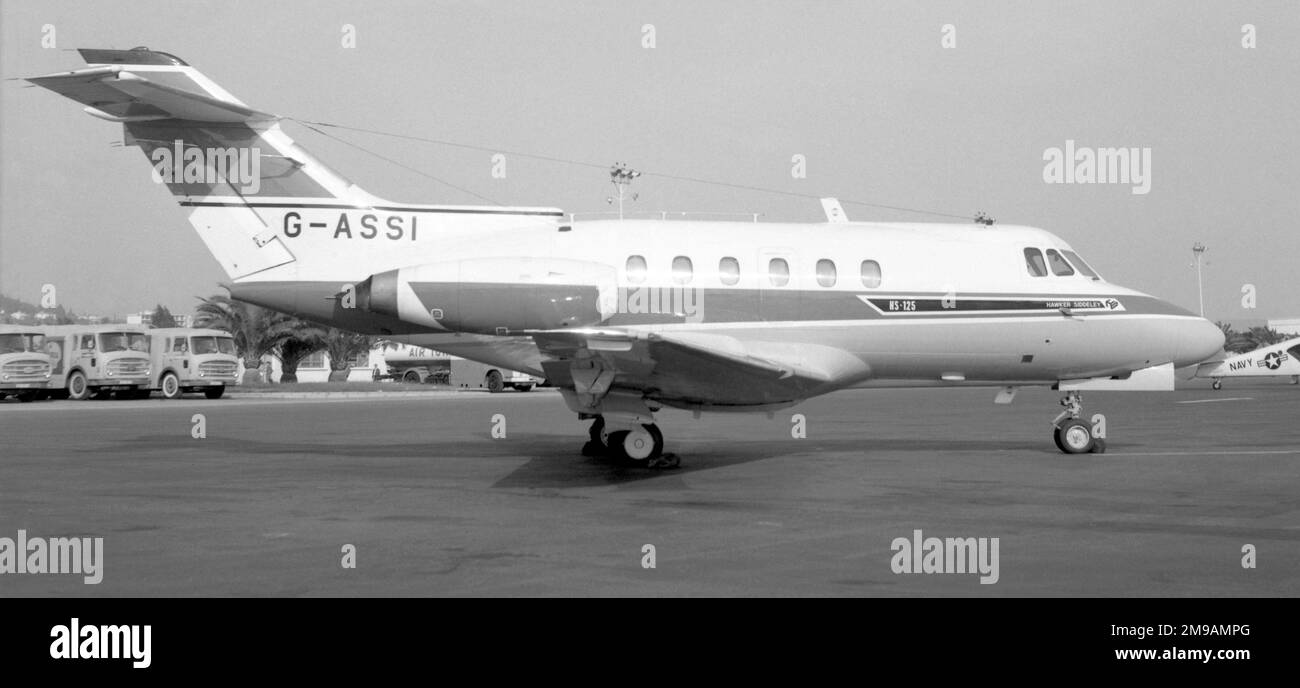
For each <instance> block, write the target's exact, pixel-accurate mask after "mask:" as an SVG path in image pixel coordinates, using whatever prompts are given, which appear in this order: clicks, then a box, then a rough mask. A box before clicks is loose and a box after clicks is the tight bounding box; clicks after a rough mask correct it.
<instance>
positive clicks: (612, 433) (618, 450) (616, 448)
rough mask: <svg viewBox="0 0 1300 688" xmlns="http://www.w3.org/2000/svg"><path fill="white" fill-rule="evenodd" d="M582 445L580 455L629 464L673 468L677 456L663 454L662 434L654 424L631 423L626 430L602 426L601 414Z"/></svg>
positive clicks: (602, 418)
mask: <svg viewBox="0 0 1300 688" xmlns="http://www.w3.org/2000/svg"><path fill="white" fill-rule="evenodd" d="M587 433H588V436H589V439H588V440H587V443H586V444H584V445H582V455H583V456H608V457H610V458H612V459H614V460H615V461H617V462H619V463H622V464H626V465H629V466H636V467H642V468H676V467H677V466H679V465H681V459H680V458H679V457H678V456H677V455H676V454H671V453H669V454H665V453H664V435H663V433H662V432H660V431H659V426H658V425H656V424H654V423H633V424H632V425H631V426H630V427H628V428H627V429H623V428H617V427H606V425H605V417H604V416H596V418H595V420H593V421H592V422H591V427H590V428H588V430H587Z"/></svg>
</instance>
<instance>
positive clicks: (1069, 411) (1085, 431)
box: [1052, 392, 1106, 454]
mask: <svg viewBox="0 0 1300 688" xmlns="http://www.w3.org/2000/svg"><path fill="white" fill-rule="evenodd" d="M1061 406H1064V407H1065V410H1064V411H1062V412H1061V413H1060V415H1058V416H1057V417H1056V419H1055V420H1053V421H1052V425H1053V426H1054V428H1055V429H1054V431H1053V432H1052V441H1054V442H1056V448H1057V449H1060V450H1061V451H1062V452H1063V453H1066V454H1087V453H1090V452H1091V453H1096V454H1103V453H1105V452H1106V440H1104V439H1101V438H1099V437H1093V435H1092V426H1091V425H1090V424H1089V423H1088V422H1087V421H1085V420H1083V419H1082V418H1080V416H1081V415H1083V395H1081V394H1079V393H1078V392H1067V393H1066V395H1065V398H1064V399H1061Z"/></svg>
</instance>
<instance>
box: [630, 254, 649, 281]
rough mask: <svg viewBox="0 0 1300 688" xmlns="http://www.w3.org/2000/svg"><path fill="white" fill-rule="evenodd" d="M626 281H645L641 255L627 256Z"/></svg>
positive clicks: (643, 260)
mask: <svg viewBox="0 0 1300 688" xmlns="http://www.w3.org/2000/svg"><path fill="white" fill-rule="evenodd" d="M627 281H628V282H631V283H632V284H640V283H642V282H644V281H645V258H644V257H642V256H628V257H627Z"/></svg>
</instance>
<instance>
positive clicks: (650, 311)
mask: <svg viewBox="0 0 1300 688" xmlns="http://www.w3.org/2000/svg"><path fill="white" fill-rule="evenodd" d="M617 312H618V313H628V314H636V315H675V316H678V317H682V318H685V319H686V322H688V323H698V322H703V321H704V292H703V290H701V289H696V288H693V287H690V288H688V287H619V288H618V304H617Z"/></svg>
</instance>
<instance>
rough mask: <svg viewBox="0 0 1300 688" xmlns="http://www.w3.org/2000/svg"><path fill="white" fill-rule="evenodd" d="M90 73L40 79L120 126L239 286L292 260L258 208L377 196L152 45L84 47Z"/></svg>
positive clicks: (36, 80) (362, 201) (270, 118)
mask: <svg viewBox="0 0 1300 688" xmlns="http://www.w3.org/2000/svg"><path fill="white" fill-rule="evenodd" d="M79 52H80V53H81V56H82V58H83V59H85V61H86V63H87V65H88V67H86V68H85V69H78V70H74V71H71V72H60V73H56V74H49V75H46V76H39V77H31V78H28V79H27V81H30V82H31V83H33V84H36V85H37V86H41V87H43V88H47V89H49V90H51V91H54V92H55V93H58V94H60V95H63V96H66V97H68V98H70V99H72V100H75V101H77V102H79V103H82V104H83V105H85V106H86V107H85V111H86V112H87V113H88V114H91V115H94V116H95V117H99V118H101V119H105V120H108V121H111V122H120V123H121V124H122V125H123V127H124V130H125V133H124V136H125V140H124V143H125V144H126V145H129V146H138V147H139V148H140V149H141V150H142V151H143V152H144V154H145V156H146V157H147V158H148V160H149V162H150V164H151V168H152V169H149V170H148V173H149V174H150V175H151V176H152V179H153V181H155V182H157V183H159V184H165V185H166V186H167V188H168V189H169V190H170V191H171V193H172V194H173V195H174V196H175V197H176V199H177V201H178V202H179V203H180V204H181V205H182V206H187V207H191V208H193V212H192V214H191V216H190V220H191V222H192V223H193V224H194V227H195V229H196V230H198V232H199V235H200V236H201V237H202V238H203V240H204V242H205V243H206V244H207V246H208V249H209V250H210V251H211V252H212V254H213V256H215V257H216V259H217V261H218V262H220V263H221V266H222V267H223V268H224V269H225V271H226V273H227V274H228V275H229V276H230V277H231V278H232V279H238V278H241V277H245V276H248V275H251V274H254V273H257V272H261V271H263V270H266V269H269V268H272V267H276V266H279V265H284V264H285V263H289V262H292V261H293V260H294V256H293V254H292V253H291V252H290V251H289V249H288V248H287V247H286V246H284V245H283V243H282V242H281V241H278V240H277V236H276V231H275V225H274V224H272V223H269V222H267V221H266V220H267V218H263V217H262V216H261V214H260V213H259V212H258V211H257V207H258V204H259V203H261V202H265V201H281V202H282V201H287V200H304V199H311V200H316V201H322V200H327V199H333V200H335V201H336V202H337V201H342V202H346V203H348V204H357V205H367V204H369V203H371V202H373V201H374V200H377V199H375V198H374V197H373V196H371V195H370V194H367V193H366V192H364V191H362V190H361V189H360V188H358V187H356V186H355V185H353V184H352V183H350V182H349V181H347V180H346V179H345V178H344V177H342V176H341V175H339V174H337V173H335V172H333V171H332V170H330V169H329V168H328V167H326V166H325V165H323V164H322V163H320V162H319V161H318V160H316V159H315V158H313V157H312V156H311V155H310V154H308V153H307V152H306V151H305V150H303V149H302V148H300V147H299V146H297V145H296V144H295V143H294V142H293V140H292V139H291V138H289V136H288V135H287V134H285V133H284V132H283V131H282V130H281V129H280V125H279V119H280V118H278V117H276V116H275V115H272V114H269V113H266V112H261V111H259V110H255V109H253V108H250V107H248V106H247V105H245V104H244V103H243V102H242V101H240V100H239V99H238V98H236V97H234V96H233V95H231V94H230V93H229V92H227V91H226V90H225V89H223V88H221V87H220V86H218V85H217V84H216V83H214V82H213V81H212V80H211V79H209V78H207V77H206V76H204V75H203V74H202V73H201V72H199V71H198V70H197V69H195V68H193V67H191V66H189V65H188V64H186V63H185V62H184V61H182V60H181V59H179V58H177V57H175V56H173V55H169V54H167V53H163V52H157V51H153V50H149V49H147V48H135V49H133V50H88V49H86V50H80V51H79Z"/></svg>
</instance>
